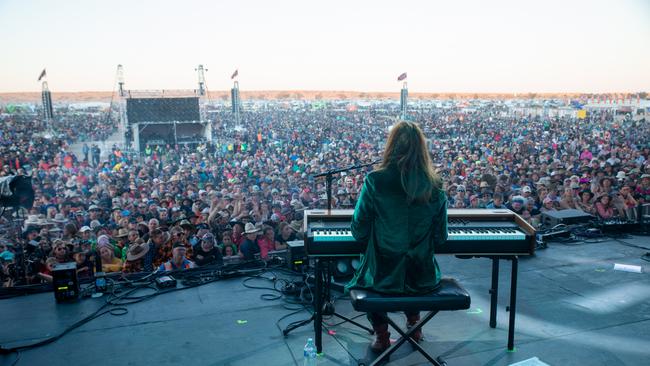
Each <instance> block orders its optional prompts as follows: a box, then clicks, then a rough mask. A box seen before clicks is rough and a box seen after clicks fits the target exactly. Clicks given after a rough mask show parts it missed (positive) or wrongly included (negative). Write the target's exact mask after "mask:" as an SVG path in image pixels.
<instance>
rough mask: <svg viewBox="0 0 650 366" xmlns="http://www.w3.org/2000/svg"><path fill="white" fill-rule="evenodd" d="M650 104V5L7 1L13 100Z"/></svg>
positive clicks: (7, 80) (0, 2) (568, 0)
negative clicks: (140, 96) (43, 81)
mask: <svg viewBox="0 0 650 366" xmlns="http://www.w3.org/2000/svg"><path fill="white" fill-rule="evenodd" d="M118 64H122V65H123V66H124V75H125V81H126V88H127V89H195V88H196V83H197V76H196V72H195V71H194V70H195V68H196V66H197V65H198V64H203V65H205V67H206V68H207V69H208V72H207V73H206V82H207V86H208V89H209V90H227V89H229V88H230V87H231V86H232V81H231V80H230V75H231V74H232V72H233V71H234V70H235V69H238V70H239V79H238V80H239V83H240V88H241V89H242V90H348V91H397V90H398V89H400V88H401V83H398V82H397V76H398V75H399V74H401V73H402V72H407V73H408V79H407V81H408V85H409V90H410V91H411V92H500V93H504V92H505V93H510V92H512V93H524V92H594V93H601V92H638V91H650V0H617V1H609V0H544V1H521V0H507V1H498V0H495V1H484V0H454V1H451V0H448V1H430V0H421V1H411V0H400V1H395V0H393V1H383V0H372V1H367V0H327V1H305V0H301V1H282V0H276V1H268V0H228V1H223V0H212V1H209V0H205V1H201V0H183V1H178V0H176V1H161V0H157V1H149V0H137V1H136V0H132V1H123V0H110V1H109V0H57V1H51V0H50V1H48V0H42V1H36V0H0V92H18V91H38V90H40V83H38V82H37V81H36V79H37V78H38V75H39V74H40V72H41V70H42V69H43V68H47V75H48V78H47V80H48V83H49V87H50V90H52V91H53V92H56V91H106V90H108V91H110V90H112V89H113V88H114V84H115V75H116V68H117V65H118Z"/></svg>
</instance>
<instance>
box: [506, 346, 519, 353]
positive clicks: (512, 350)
mask: <svg viewBox="0 0 650 366" xmlns="http://www.w3.org/2000/svg"><path fill="white" fill-rule="evenodd" d="M506 352H508V353H515V352H517V347H515V348H513V349H509V350H506Z"/></svg>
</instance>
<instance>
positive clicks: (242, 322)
mask: <svg viewBox="0 0 650 366" xmlns="http://www.w3.org/2000/svg"><path fill="white" fill-rule="evenodd" d="M246 323H248V320H237V324H239V325H241V324H246Z"/></svg>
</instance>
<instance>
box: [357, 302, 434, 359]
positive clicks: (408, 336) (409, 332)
mask: <svg viewBox="0 0 650 366" xmlns="http://www.w3.org/2000/svg"><path fill="white" fill-rule="evenodd" d="M437 313H438V311H432V312H429V313H427V314H426V315H425V316H424V318H422V319H421V320H420V321H419V322H417V323H416V324H415V325H414V326H413V327H412V328H410V329H408V330H407V331H406V332H404V331H403V330H402V329H401V328H400V327H399V326H398V325H397V324H395V322H394V321H393V320H392V319H390V318H388V324H390V325H391V327H393V329H395V330H396V331H397V332H398V333H399V334H400V335H401V337H400V338H399V339H398V340H397V342H395V343H393V344H391V345H390V347H388V348H387V349H386V350H385V351H384V352H382V354H381V355H379V356H378V357H377V358H376V359H375V360H374V361H373V362H372V363H371V364H370V366H376V365H378V364H380V363H383V362H384V361H387V360H388V358H389V357H390V355H391V354H392V353H393V352H395V351H396V350H397V349H398V348H399V347H400V346H401V345H402V344H404V343H405V342H407V341H408V342H409V343H411V345H412V346H413V347H414V348H415V349H416V350H417V351H418V352H420V353H421V354H422V355H423V356H424V357H425V358H426V359H427V360H428V361H429V362H430V363H431V364H432V365H434V366H441V365H443V364H445V362H444V361H443V360H442V359H441V358H440V357H438V359H434V358H433V357H432V356H431V355H430V354H429V353H427V351H426V350H425V349H424V348H422V346H420V345H419V344H418V343H417V342H416V341H415V340H414V339H413V338H411V335H413V333H415V332H416V331H417V330H418V329H420V328H422V326H423V325H424V324H425V323H427V322H428V321H429V320H431V318H433V316H434V315H436V314H437Z"/></svg>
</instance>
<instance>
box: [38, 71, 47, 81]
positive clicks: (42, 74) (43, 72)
mask: <svg viewBox="0 0 650 366" xmlns="http://www.w3.org/2000/svg"><path fill="white" fill-rule="evenodd" d="M46 76H47V73H46V72H45V69H43V71H41V75H40V76H39V77H38V80H36V81H41V79H42V78H44V77H46Z"/></svg>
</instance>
